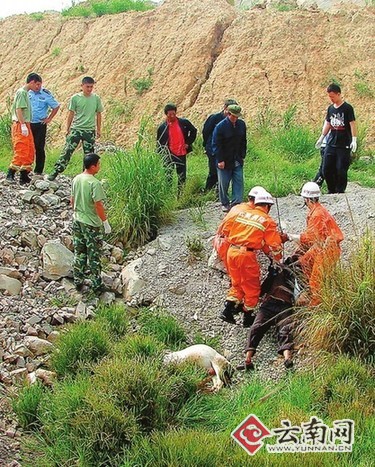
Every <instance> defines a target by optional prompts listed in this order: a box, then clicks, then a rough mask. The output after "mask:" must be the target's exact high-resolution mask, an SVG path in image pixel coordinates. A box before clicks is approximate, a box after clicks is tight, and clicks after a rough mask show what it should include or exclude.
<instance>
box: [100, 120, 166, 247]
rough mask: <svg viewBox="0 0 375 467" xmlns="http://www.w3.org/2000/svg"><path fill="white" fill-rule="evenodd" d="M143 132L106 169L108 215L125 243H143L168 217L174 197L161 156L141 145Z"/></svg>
mask: <svg viewBox="0 0 375 467" xmlns="http://www.w3.org/2000/svg"><path fill="white" fill-rule="evenodd" d="M144 137H145V136H144V134H143V133H142V129H141V133H140V137H139V141H138V143H137V144H136V145H135V146H134V148H133V149H132V150H131V151H129V152H118V153H116V154H114V155H113V156H111V160H110V168H109V171H108V174H107V176H108V193H107V194H108V197H109V198H110V201H111V202H110V208H109V215H110V219H111V221H112V222H113V225H114V230H115V232H116V234H117V236H118V237H119V238H121V239H122V241H123V242H124V243H125V244H126V245H127V246H132V245H133V246H136V245H142V244H143V243H145V242H146V241H147V240H148V239H150V238H152V237H154V236H155V234H156V231H157V228H158V226H159V225H160V224H161V223H162V222H163V221H166V220H167V219H168V218H169V217H170V216H171V210H172V206H173V198H172V193H171V190H170V187H169V186H168V183H167V180H166V176H165V170H164V166H163V163H162V160H161V157H160V156H159V155H158V154H156V153H155V151H154V150H151V149H150V148H147V147H145V146H144V144H143V143H144V141H143V138H144Z"/></svg>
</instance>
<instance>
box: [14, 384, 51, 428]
mask: <svg viewBox="0 0 375 467" xmlns="http://www.w3.org/2000/svg"><path fill="white" fill-rule="evenodd" d="M43 395H44V388H43V386H42V385H41V384H40V383H38V382H37V383H36V384H33V385H31V386H29V385H27V386H25V387H24V388H23V389H22V391H20V394H19V395H18V397H17V398H15V399H13V410H14V412H15V414H16V415H17V417H18V421H19V423H20V425H21V426H22V428H26V429H33V428H36V427H37V426H38V413H39V406H40V403H41V401H42V398H43Z"/></svg>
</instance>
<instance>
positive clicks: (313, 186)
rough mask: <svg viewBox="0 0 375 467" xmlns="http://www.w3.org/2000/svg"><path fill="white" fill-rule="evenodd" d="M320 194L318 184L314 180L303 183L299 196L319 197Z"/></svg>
mask: <svg viewBox="0 0 375 467" xmlns="http://www.w3.org/2000/svg"><path fill="white" fill-rule="evenodd" d="M320 195H321V192H320V188H319V185H318V184H317V183H315V182H307V183H305V184H304V185H303V187H302V190H301V196H302V197H303V198H319V196H320Z"/></svg>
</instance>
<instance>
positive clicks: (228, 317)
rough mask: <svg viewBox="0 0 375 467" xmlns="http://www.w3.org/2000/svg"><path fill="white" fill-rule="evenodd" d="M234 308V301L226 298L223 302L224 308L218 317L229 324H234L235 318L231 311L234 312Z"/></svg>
mask: <svg viewBox="0 0 375 467" xmlns="http://www.w3.org/2000/svg"><path fill="white" fill-rule="evenodd" d="M235 309H236V302H231V301H230V300H227V301H226V302H225V308H224V310H223V311H222V312H221V313H220V314H219V318H220V319H222V320H223V321H225V322H227V323H231V324H236V320H235V319H234V317H233V313H235Z"/></svg>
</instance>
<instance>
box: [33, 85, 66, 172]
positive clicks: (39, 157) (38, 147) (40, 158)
mask: <svg viewBox="0 0 375 467" xmlns="http://www.w3.org/2000/svg"><path fill="white" fill-rule="evenodd" d="M29 98H30V102H31V109H32V118H31V131H32V134H33V137H34V145H35V168H34V173H35V174H38V175H41V174H42V173H43V169H44V163H45V160H46V153H45V145H46V133H47V125H48V124H49V123H50V122H51V120H52V119H53V117H54V116H55V115H56V114H57V112H58V110H59V108H60V104H59V103H58V102H57V100H56V99H55V98H54V97H53V95H52V93H51V92H50V91H48V89H45V88H43V87H42V78H40V87H39V89H37V90H36V91H29ZM50 109H51V112H49V110H50Z"/></svg>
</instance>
